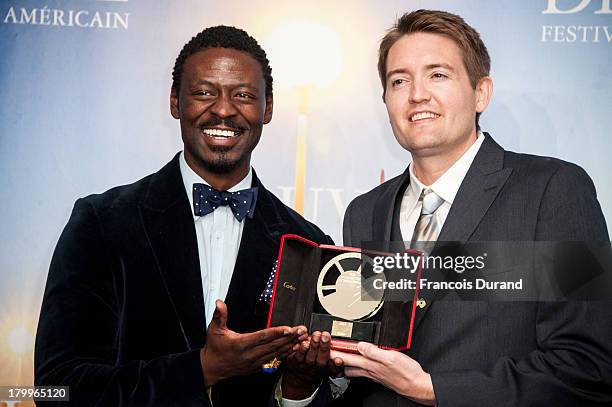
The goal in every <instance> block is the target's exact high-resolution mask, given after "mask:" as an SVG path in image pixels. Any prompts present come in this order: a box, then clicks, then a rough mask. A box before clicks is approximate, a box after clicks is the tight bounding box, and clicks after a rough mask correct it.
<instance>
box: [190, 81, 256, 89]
mask: <svg viewBox="0 0 612 407" xmlns="http://www.w3.org/2000/svg"><path fill="white" fill-rule="evenodd" d="M199 85H208V86H213V87H215V86H218V83H214V82H211V81H209V80H206V79H200V80H199V81H197V82H196V83H195V86H199ZM232 86H233V87H235V88H248V89H251V90H257V87H256V86H253V85H252V84H249V83H246V82H240V83H237V84H235V85H232Z"/></svg>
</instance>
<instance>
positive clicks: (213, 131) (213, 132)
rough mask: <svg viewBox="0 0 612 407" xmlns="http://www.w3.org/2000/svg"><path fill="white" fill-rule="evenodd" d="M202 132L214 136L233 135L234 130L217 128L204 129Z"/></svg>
mask: <svg viewBox="0 0 612 407" xmlns="http://www.w3.org/2000/svg"><path fill="white" fill-rule="evenodd" d="M204 134H206V135H208V136H214V137H226V138H227V137H234V136H235V135H236V133H235V132H233V131H231V130H219V129H204Z"/></svg>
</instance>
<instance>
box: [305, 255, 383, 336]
mask: <svg viewBox="0 0 612 407" xmlns="http://www.w3.org/2000/svg"><path fill="white" fill-rule="evenodd" d="M356 260H357V261H356ZM366 263H367V264H369V265H373V264H374V262H373V261H372V258H371V257H368V256H366V255H364V254H361V253H358V252H347V253H342V254H339V255H338V256H335V257H334V258H332V259H331V260H329V261H328V262H327V263H326V264H325V266H323V268H322V269H321V272H320V273H319V279H318V281H317V296H318V298H319V302H320V303H321V305H322V306H323V308H324V309H325V310H326V311H327V312H328V313H329V314H330V315H333V316H336V317H339V318H342V319H346V320H349V321H360V320H363V319H366V318H370V317H372V316H373V315H375V314H376V313H377V312H378V311H379V310H380V308H381V307H382V305H383V303H384V301H383V297H384V293H385V290H384V289H383V288H382V287H383V285H382V284H380V285H379V286H380V287H381V288H379V289H377V288H374V283H373V282H374V279H380V280H382V282H384V281H386V279H385V275H384V273H380V274H374V275H372V276H370V277H367V278H364V277H363V276H362V265H364V264H366ZM330 280H331V281H334V283H333V284H329V282H330ZM324 281H327V283H324ZM337 322H342V321H334V322H333V327H332V331H333V330H334V327H336V323H337ZM351 325H352V324H351ZM350 329H351V330H352V326H351V327H350ZM347 330H348V327H347V326H341V325H338V326H337V332H339V333H340V334H339V335H337V336H350V333H349V334H348V335H346V332H347ZM332 335H334V334H333V332H332Z"/></svg>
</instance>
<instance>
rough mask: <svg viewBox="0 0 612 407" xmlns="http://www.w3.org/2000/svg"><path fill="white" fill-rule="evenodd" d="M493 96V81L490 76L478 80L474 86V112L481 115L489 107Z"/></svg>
mask: <svg viewBox="0 0 612 407" xmlns="http://www.w3.org/2000/svg"><path fill="white" fill-rule="evenodd" d="M492 95H493V79H491V77H490V76H485V77H483V78H480V80H479V81H478V83H477V84H476V112H477V113H482V112H484V110H485V109H486V108H487V106H488V105H489V101H490V100H491V96H492Z"/></svg>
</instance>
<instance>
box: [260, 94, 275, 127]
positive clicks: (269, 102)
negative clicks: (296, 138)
mask: <svg viewBox="0 0 612 407" xmlns="http://www.w3.org/2000/svg"><path fill="white" fill-rule="evenodd" d="M273 105H274V100H273V98H272V95H270V96H266V110H265V112H264V121H263V122H264V124H268V123H270V121H271V120H272V107H273Z"/></svg>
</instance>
